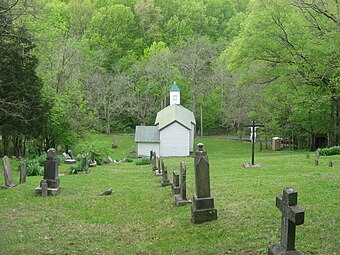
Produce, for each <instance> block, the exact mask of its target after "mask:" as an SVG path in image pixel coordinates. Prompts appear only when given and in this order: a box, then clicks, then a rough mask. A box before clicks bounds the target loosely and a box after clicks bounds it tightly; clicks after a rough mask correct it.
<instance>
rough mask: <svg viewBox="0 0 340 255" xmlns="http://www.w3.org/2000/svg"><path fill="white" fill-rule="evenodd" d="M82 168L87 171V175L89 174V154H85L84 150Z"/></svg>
mask: <svg viewBox="0 0 340 255" xmlns="http://www.w3.org/2000/svg"><path fill="white" fill-rule="evenodd" d="M81 166H82V169H83V171H85V173H89V172H90V171H89V166H88V164H87V154H86V152H85V150H83V155H82V156H81Z"/></svg>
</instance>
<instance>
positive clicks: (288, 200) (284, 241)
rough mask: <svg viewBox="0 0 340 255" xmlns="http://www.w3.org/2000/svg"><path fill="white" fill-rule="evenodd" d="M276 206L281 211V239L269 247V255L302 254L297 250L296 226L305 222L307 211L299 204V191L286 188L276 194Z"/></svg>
mask: <svg viewBox="0 0 340 255" xmlns="http://www.w3.org/2000/svg"><path fill="white" fill-rule="evenodd" d="M276 207H277V208H278V209H279V210H280V211H281V213H282V217H281V241H280V243H279V244H275V245H272V246H270V247H269V248H268V255H301V253H300V252H298V251H297V250H295V231H296V226H297V225H301V224H303V223H304V218H305V212H304V210H303V209H302V208H300V207H298V206H297V192H296V191H294V190H293V189H292V188H285V189H284V190H283V195H277V196H276Z"/></svg>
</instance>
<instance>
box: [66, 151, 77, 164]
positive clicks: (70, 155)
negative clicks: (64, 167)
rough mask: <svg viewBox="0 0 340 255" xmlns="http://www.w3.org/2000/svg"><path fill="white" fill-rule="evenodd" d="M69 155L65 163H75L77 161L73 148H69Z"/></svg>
mask: <svg viewBox="0 0 340 255" xmlns="http://www.w3.org/2000/svg"><path fill="white" fill-rule="evenodd" d="M66 154H67V155H68V157H67V158H66V159H65V161H64V163H65V164H75V163H77V161H76V160H75V159H74V158H73V155H72V150H68V151H67V153H66Z"/></svg>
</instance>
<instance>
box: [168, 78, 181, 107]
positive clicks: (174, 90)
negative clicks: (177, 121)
mask: <svg viewBox="0 0 340 255" xmlns="http://www.w3.org/2000/svg"><path fill="white" fill-rule="evenodd" d="M173 104H181V90H180V89H179V87H178V86H177V84H176V82H174V84H172V86H171V88H170V105H173Z"/></svg>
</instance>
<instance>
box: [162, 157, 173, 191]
mask: <svg viewBox="0 0 340 255" xmlns="http://www.w3.org/2000/svg"><path fill="white" fill-rule="evenodd" d="M170 185H171V183H170V180H169V178H168V167H167V166H165V165H164V162H163V160H162V180H161V186H162V187H165V186H170Z"/></svg>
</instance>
